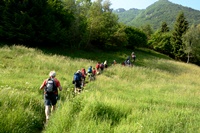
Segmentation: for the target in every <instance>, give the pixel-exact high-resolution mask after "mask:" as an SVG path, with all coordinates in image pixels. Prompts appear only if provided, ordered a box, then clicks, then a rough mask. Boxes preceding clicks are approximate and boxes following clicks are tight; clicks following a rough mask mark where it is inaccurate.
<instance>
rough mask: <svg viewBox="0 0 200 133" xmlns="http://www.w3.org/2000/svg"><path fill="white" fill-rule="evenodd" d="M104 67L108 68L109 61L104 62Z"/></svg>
mask: <svg viewBox="0 0 200 133" xmlns="http://www.w3.org/2000/svg"><path fill="white" fill-rule="evenodd" d="M104 67H105V68H108V64H107V60H105V61H104Z"/></svg>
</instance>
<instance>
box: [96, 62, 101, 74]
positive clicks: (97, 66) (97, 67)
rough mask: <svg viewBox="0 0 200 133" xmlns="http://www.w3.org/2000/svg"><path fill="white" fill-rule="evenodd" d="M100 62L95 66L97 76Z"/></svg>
mask: <svg viewBox="0 0 200 133" xmlns="http://www.w3.org/2000/svg"><path fill="white" fill-rule="evenodd" d="M100 64H101V63H100V62H98V63H97V64H96V70H97V74H99V71H100Z"/></svg>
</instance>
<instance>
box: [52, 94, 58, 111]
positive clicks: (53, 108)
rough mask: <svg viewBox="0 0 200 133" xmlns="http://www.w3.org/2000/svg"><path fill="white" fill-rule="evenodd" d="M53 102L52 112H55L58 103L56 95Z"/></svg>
mask: <svg viewBox="0 0 200 133" xmlns="http://www.w3.org/2000/svg"><path fill="white" fill-rule="evenodd" d="M51 103H52V107H51V112H53V111H55V109H56V103H57V99H56V95H53V96H52V99H51Z"/></svg>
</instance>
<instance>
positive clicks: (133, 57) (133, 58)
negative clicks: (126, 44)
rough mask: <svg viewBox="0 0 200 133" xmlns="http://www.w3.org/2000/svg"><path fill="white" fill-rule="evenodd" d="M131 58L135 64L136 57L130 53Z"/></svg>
mask: <svg viewBox="0 0 200 133" xmlns="http://www.w3.org/2000/svg"><path fill="white" fill-rule="evenodd" d="M131 58H132V60H133V61H134V62H135V58H136V55H135V53H134V52H132V53H131Z"/></svg>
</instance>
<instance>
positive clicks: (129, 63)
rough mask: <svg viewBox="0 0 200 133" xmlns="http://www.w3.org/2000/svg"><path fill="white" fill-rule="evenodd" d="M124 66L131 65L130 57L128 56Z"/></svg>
mask: <svg viewBox="0 0 200 133" xmlns="http://www.w3.org/2000/svg"><path fill="white" fill-rule="evenodd" d="M125 64H126V65H128V66H130V65H131V61H130V56H128V58H127V59H126V61H125Z"/></svg>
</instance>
